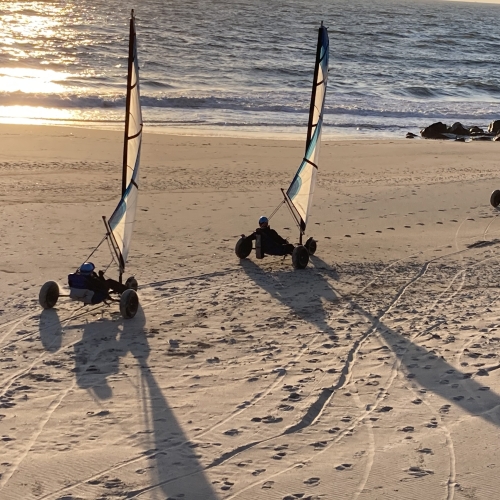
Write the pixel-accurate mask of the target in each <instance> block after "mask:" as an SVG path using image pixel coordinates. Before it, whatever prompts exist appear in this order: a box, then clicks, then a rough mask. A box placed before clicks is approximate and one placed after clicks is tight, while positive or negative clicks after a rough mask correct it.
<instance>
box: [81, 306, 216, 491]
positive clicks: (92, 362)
mask: <svg viewBox="0 0 500 500" xmlns="http://www.w3.org/2000/svg"><path fill="white" fill-rule="evenodd" d="M145 324H146V318H145V316H144V312H143V310H142V308H139V311H138V312H137V315H136V316H135V318H133V319H132V320H123V319H120V320H117V321H97V322H90V323H88V324H86V325H85V326H84V333H83V336H82V340H81V341H80V342H78V344H76V345H75V355H76V356H75V362H76V367H75V371H76V378H77V383H78V385H79V387H82V388H85V389H87V390H89V391H91V392H92V394H93V395H94V396H95V397H96V398H98V399H100V400H106V399H109V398H111V397H112V395H113V393H112V389H111V387H110V385H109V383H108V381H107V378H108V377H109V376H110V375H112V374H116V373H118V370H119V368H120V358H123V357H124V356H125V355H126V354H127V353H128V352H130V353H131V354H132V355H133V356H134V358H135V359H136V361H137V363H138V366H139V369H140V372H141V379H142V381H143V383H142V395H141V396H142V397H141V399H142V401H143V406H144V412H145V416H144V417H145V418H144V421H145V425H146V429H145V431H146V433H147V432H149V433H150V434H149V436H151V437H150V442H149V443H148V445H147V446H148V448H149V449H148V450H145V452H144V454H145V456H146V457H147V459H148V463H149V464H150V465H153V464H154V467H153V468H152V471H151V483H150V485H149V486H147V487H145V488H143V489H140V490H136V491H130V492H129V493H128V496H127V498H135V497H136V496H139V495H141V494H142V493H145V492H147V491H151V490H160V491H162V493H163V494H164V495H165V497H169V498H170V497H176V498H177V497H179V498H181V497H182V496H183V497H184V498H203V499H206V500H212V499H214V500H215V499H216V498H217V496H216V495H215V493H214V491H213V489H212V487H211V485H210V483H209V481H208V479H207V477H206V475H205V474H204V472H203V466H202V464H201V463H200V462H199V460H198V458H197V457H196V456H195V455H194V450H193V448H192V447H190V444H191V443H190V442H189V440H188V437H187V436H186V434H185V433H184V431H183V429H182V427H181V425H180V424H179V422H178V420H177V418H176V417H175V414H174V412H173V411H172V409H171V407H170V406H169V404H168V402H167V400H166V399H165V396H164V395H163V392H162V389H161V388H160V386H159V384H158V382H157V381H156V379H155V376H154V375H153V372H152V369H151V368H150V367H149V366H148V358H149V354H150V346H149V343H148V340H147V336H146V334H147V331H146V330H145ZM146 435H148V434H146Z"/></svg>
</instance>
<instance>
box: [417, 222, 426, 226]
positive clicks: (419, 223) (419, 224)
mask: <svg viewBox="0 0 500 500" xmlns="http://www.w3.org/2000/svg"><path fill="white" fill-rule="evenodd" d="M417 226H425V224H424V223H423V222H417Z"/></svg>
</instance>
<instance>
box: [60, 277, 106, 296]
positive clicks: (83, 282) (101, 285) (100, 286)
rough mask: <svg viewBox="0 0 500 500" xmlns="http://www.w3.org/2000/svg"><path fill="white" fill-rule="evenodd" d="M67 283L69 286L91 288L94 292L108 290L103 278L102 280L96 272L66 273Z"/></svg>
mask: <svg viewBox="0 0 500 500" xmlns="http://www.w3.org/2000/svg"><path fill="white" fill-rule="evenodd" d="M68 285H69V286H70V287H71V288H80V289H87V290H92V291H94V292H108V290H109V287H108V285H107V283H106V281H105V280H102V279H101V278H99V276H97V274H96V273H94V272H93V273H92V274H80V273H78V272H77V273H72V274H69V275H68Z"/></svg>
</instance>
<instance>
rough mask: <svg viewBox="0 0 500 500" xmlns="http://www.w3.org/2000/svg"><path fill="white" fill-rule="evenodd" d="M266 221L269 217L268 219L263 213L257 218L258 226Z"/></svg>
mask: <svg viewBox="0 0 500 500" xmlns="http://www.w3.org/2000/svg"><path fill="white" fill-rule="evenodd" d="M268 222H269V219H268V218H267V217H266V216H265V215H263V216H262V217H261V218H260V219H259V226H260V225H261V224H267V223H268Z"/></svg>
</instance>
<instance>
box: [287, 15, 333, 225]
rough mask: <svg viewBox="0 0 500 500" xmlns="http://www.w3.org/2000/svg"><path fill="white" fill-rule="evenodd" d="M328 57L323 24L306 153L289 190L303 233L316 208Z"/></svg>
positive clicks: (310, 108) (326, 39)
mask: <svg viewBox="0 0 500 500" xmlns="http://www.w3.org/2000/svg"><path fill="white" fill-rule="evenodd" d="M328 58H329V40H328V32H327V29H326V28H325V27H324V26H323V23H321V26H320V28H319V30H318V45H317V49H316V62H315V66H314V78H313V86H312V92H311V104H310V106H309V120H308V125H307V137H306V152H305V155H304V158H303V160H302V162H301V164H300V166H299V168H298V170H297V173H296V174H295V177H294V178H293V180H292V183H291V184H290V187H289V188H288V190H287V191H286V195H287V197H288V199H289V200H290V202H291V203H292V205H293V207H294V208H295V210H296V211H297V213H298V214H299V216H300V228H301V232H303V231H304V230H305V228H306V225H307V219H308V216H309V212H310V208H311V205H312V197H313V193H314V188H315V185H316V173H317V171H318V163H319V150H320V144H321V129H322V125H323V112H324V106H325V95H326V85H327V80H328Z"/></svg>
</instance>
